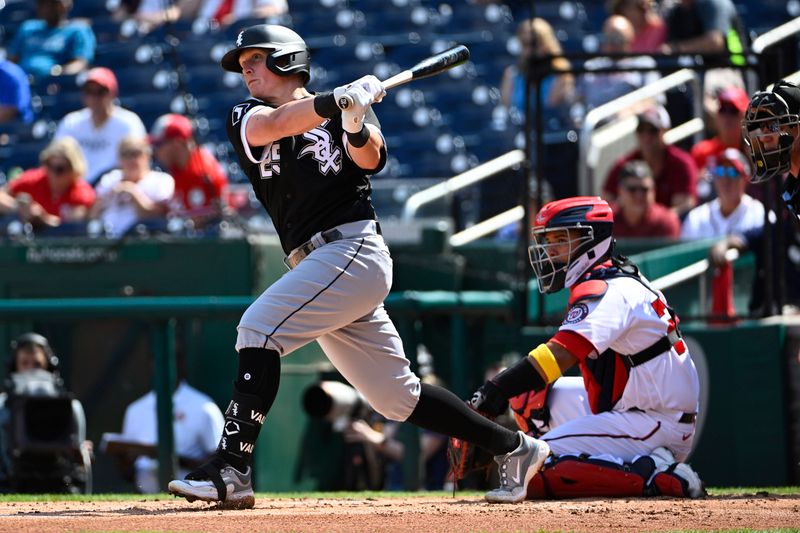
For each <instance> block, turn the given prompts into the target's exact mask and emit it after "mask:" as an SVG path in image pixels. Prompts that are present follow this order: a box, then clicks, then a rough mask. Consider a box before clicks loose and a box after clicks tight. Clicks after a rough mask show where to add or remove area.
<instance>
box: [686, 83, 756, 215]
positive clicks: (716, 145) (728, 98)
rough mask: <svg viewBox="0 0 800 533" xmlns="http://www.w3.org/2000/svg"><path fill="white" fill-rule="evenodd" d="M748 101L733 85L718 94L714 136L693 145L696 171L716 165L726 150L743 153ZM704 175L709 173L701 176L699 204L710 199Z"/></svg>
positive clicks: (710, 193)
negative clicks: (730, 149) (735, 150)
mask: <svg viewBox="0 0 800 533" xmlns="http://www.w3.org/2000/svg"><path fill="white" fill-rule="evenodd" d="M749 102H750V98H749V97H748V96H747V93H746V92H744V90H743V89H740V88H739V87H736V86H733V87H730V88H728V89H726V90H724V91H722V92H720V93H719V95H718V96H717V105H716V106H715V107H716V113H714V115H713V122H714V125H713V129H714V131H716V135H714V136H713V137H711V138H710V139H705V140H702V141H700V142H698V143H697V144H695V145H694V146H692V150H691V154H692V158H693V159H694V162H695V165H697V168H698V169H705V168H711V167H714V166H716V158H717V157H718V156H719V155H720V154H721V153H722V152H724V151H725V150H727V149H728V148H735V149H737V150H739V151H741V152H744V151H745V150H746V147H745V146H746V145H745V143H744V139H743V138H742V120H743V119H744V112H745V111H746V110H747V105H748V103H749ZM704 175H706V176H708V177H711V176H710V175H709V174H708V173H704V174H702V175H701V176H700V178H701V179H700V181H698V184H697V194H698V197H699V199H700V201H701V202H702V201H706V200H709V199H711V197H713V190H711V183H709V181H708V180H704V179H703V177H704ZM712 181H713V180H712Z"/></svg>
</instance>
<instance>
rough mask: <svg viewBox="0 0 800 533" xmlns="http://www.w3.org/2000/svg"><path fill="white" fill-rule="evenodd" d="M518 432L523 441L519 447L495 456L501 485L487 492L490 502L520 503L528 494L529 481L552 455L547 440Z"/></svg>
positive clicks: (487, 498) (487, 499)
mask: <svg viewBox="0 0 800 533" xmlns="http://www.w3.org/2000/svg"><path fill="white" fill-rule="evenodd" d="M517 433H518V434H519V436H520V441H521V442H520V445H519V446H518V447H517V449H515V450H513V451H511V452H509V453H507V454H505V455H496V456H495V458H494V460H495V462H496V463H497V466H498V474H499V475H500V487H498V488H496V489H494V490H490V491H489V492H487V493H486V501H488V502H490V503H518V502H521V501H522V500H524V499H525V497H526V496H527V494H528V483H529V482H530V480H531V479H532V478H533V476H535V475H536V472H538V471H539V470H540V469H541V468H542V465H543V464H544V460H545V459H547V456H548V455H550V446H549V445H548V444H547V443H546V442H544V441H543V440H537V439H534V438H533V437H529V436H528V435H526V434H525V433H523V432H521V431H517Z"/></svg>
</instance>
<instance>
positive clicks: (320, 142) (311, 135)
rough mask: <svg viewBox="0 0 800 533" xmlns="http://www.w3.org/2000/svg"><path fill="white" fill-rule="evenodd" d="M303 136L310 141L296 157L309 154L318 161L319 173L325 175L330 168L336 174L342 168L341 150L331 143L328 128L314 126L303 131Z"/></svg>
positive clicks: (331, 139)
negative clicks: (309, 129)
mask: <svg viewBox="0 0 800 533" xmlns="http://www.w3.org/2000/svg"><path fill="white" fill-rule="evenodd" d="M326 123H327V121H326ZM323 126H324V124H323ZM303 138H304V139H308V140H309V141H311V144H309V145H308V146H306V147H305V148H303V149H302V150H301V151H300V154H299V156H298V157H303V156H304V155H311V157H312V158H313V159H314V161H316V162H318V163H319V172H320V174H325V175H327V174H328V173H329V172H330V171H331V170H332V171H333V173H334V174H338V173H339V171H340V170H342V151H341V149H339V147H335V146H334V145H333V137H331V134H330V132H328V130H326V129H323V128H314V129H313V130H311V131H308V132H306V133H304V134H303Z"/></svg>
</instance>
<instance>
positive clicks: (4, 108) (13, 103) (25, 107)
mask: <svg viewBox="0 0 800 533" xmlns="http://www.w3.org/2000/svg"><path fill="white" fill-rule="evenodd" d="M14 121H20V122H24V123H30V122H31V121H33V108H31V88H30V84H29V82H28V76H27V75H26V74H25V71H24V70H22V68H21V67H20V66H19V65H16V64H14V63H12V62H11V61H8V60H6V59H0V124H4V123H8V122H14Z"/></svg>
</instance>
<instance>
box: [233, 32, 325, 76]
mask: <svg viewBox="0 0 800 533" xmlns="http://www.w3.org/2000/svg"><path fill="white" fill-rule="evenodd" d="M248 48H264V49H267V50H272V53H271V54H270V55H269V58H268V59H267V68H269V69H270V70H271V71H272V72H274V73H275V74H277V75H278V76H291V75H292V74H302V75H303V83H304V84H305V83H308V80H309V79H310V78H311V72H310V63H309V59H310V54H309V53H308V47H307V46H306V42H305V41H304V40H303V38H302V37H300V36H299V35H298V34H297V33H295V32H294V31H292V30H290V29H289V28H286V27H284V26H277V25H275V24H257V25H255V26H250V27H249V28H245V29H244V30H242V31H240V32H239V35H238V36H237V37H236V48H233V49H232V50H229V51H228V52H227V53H226V54H225V55H224V56H222V60H221V61H220V64H221V65H222V68H224V69H225V70H228V71H230V72H241V71H242V67H241V65H239V54H241V53H242V50H247V49H248Z"/></svg>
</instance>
